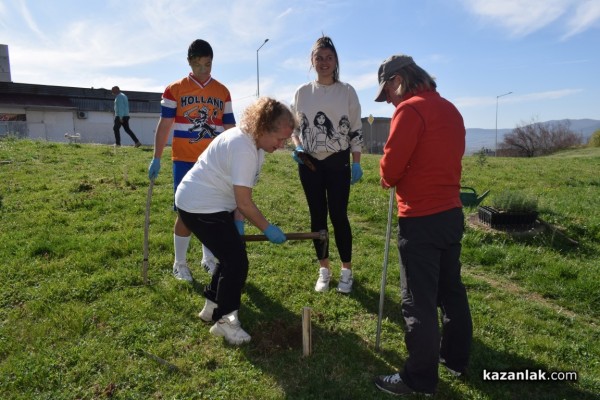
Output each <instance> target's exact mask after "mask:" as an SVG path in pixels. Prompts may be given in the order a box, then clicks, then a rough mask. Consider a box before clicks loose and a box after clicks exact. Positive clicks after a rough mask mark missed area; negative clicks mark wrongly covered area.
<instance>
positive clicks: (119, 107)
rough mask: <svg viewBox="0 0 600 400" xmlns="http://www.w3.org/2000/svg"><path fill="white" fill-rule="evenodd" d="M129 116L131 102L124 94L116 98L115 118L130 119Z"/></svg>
mask: <svg viewBox="0 0 600 400" xmlns="http://www.w3.org/2000/svg"><path fill="white" fill-rule="evenodd" d="M128 116H129V100H127V96H125V94H124V93H122V92H121V93H119V94H118V95H116V96H115V117H119V118H122V117H128Z"/></svg>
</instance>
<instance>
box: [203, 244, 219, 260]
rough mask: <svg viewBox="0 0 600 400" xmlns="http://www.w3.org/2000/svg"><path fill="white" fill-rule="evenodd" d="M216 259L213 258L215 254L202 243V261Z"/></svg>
mask: <svg viewBox="0 0 600 400" xmlns="http://www.w3.org/2000/svg"><path fill="white" fill-rule="evenodd" d="M216 260H217V259H216V258H215V255H214V254H213V253H212V252H211V251H210V250H209V249H208V247H206V246H205V245H202V261H203V262H210V261H216Z"/></svg>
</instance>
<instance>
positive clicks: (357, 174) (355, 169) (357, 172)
mask: <svg viewBox="0 0 600 400" xmlns="http://www.w3.org/2000/svg"><path fill="white" fill-rule="evenodd" d="M362 176H363V170H362V168H361V167H360V163H357V162H354V163H352V179H350V184H351V185H354V184H355V183H356V182H358V181H359V180H360V178H362Z"/></svg>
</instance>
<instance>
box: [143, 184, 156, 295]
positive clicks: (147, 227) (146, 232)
mask: <svg viewBox="0 0 600 400" xmlns="http://www.w3.org/2000/svg"><path fill="white" fill-rule="evenodd" d="M153 187H154V179H152V180H151V181H150V185H149V186H148V196H147V197H146V220H145V222H144V262H143V264H142V279H143V281H144V285H147V284H148V235H149V230H150V202H151V201H152V188H153Z"/></svg>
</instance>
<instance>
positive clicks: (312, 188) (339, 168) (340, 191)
mask: <svg viewBox="0 0 600 400" xmlns="http://www.w3.org/2000/svg"><path fill="white" fill-rule="evenodd" d="M314 164H315V167H316V171H315V172H313V171H311V170H310V169H308V168H307V167H306V166H305V165H303V164H299V165H298V171H299V174H300V182H301V183H302V187H303V188H304V194H305V195H306V201H307V203H308V209H309V211H310V228H311V230H312V231H313V232H319V231H321V230H326V229H327V213H328V212H329V218H331V225H333V231H334V235H335V244H336V246H337V249H338V252H339V255H340V259H341V261H342V262H344V263H346V262H348V263H349V262H351V261H352V230H351V228H350V221H349V220H348V200H349V199H350V150H346V151H341V152H339V153H335V154H332V155H331V156H329V157H327V158H326V159H324V160H314ZM313 244H314V247H315V252H316V253H317V258H318V259H319V260H323V259H325V258H329V248H328V247H325V248H323V243H322V242H321V241H320V240H313Z"/></svg>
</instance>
